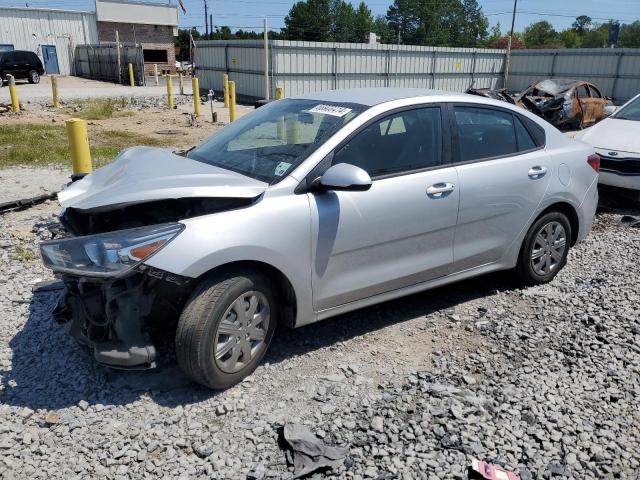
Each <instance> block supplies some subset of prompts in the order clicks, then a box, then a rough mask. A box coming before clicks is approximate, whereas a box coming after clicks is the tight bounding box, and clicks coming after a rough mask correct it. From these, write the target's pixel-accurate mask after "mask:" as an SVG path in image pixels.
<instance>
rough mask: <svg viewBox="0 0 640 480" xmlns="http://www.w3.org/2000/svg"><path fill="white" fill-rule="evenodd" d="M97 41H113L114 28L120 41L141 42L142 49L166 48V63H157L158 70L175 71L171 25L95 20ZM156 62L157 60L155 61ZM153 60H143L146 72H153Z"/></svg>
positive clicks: (114, 37)
mask: <svg viewBox="0 0 640 480" xmlns="http://www.w3.org/2000/svg"><path fill="white" fill-rule="evenodd" d="M97 23H98V41H100V42H115V41H116V30H117V31H118V36H119V37H120V42H126V43H134V42H135V43H141V44H142V48H143V49H153V50H166V51H167V63H158V70H159V71H160V72H162V71H163V70H170V71H171V73H175V71H176V51H175V47H174V37H173V27H171V26H167V25H144V24H140V23H136V24H133V23H119V22H97ZM156 63H157V62H156ZM153 65H154V62H148V61H146V60H145V64H144V71H145V73H146V74H152V73H153V72H154V67H153Z"/></svg>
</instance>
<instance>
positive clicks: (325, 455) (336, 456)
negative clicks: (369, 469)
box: [283, 423, 349, 479]
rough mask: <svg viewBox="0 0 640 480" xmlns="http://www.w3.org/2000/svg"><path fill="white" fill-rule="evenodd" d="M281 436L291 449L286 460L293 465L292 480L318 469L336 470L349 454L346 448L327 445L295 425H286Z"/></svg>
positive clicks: (307, 430) (302, 427)
mask: <svg viewBox="0 0 640 480" xmlns="http://www.w3.org/2000/svg"><path fill="white" fill-rule="evenodd" d="M283 434H284V440H285V441H286V442H287V444H288V446H289V447H290V448H291V452H290V453H291V455H287V458H288V459H289V460H290V461H291V463H293V475H294V476H293V477H292V479H296V478H302V477H304V476H305V475H308V474H310V473H312V472H315V471H316V470H320V469H329V468H330V469H335V468H338V467H340V466H341V465H342V464H343V463H344V460H345V458H346V456H347V454H348V453H349V448H348V447H334V446H330V445H327V444H325V443H324V442H323V441H322V440H321V439H319V438H318V437H316V436H315V435H314V434H313V433H311V431H309V429H308V428H306V427H304V426H302V425H299V424H296V423H289V424H286V425H285V426H284V430H283ZM288 453H289V452H288Z"/></svg>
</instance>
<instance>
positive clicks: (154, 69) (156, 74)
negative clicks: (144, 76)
mask: <svg viewBox="0 0 640 480" xmlns="http://www.w3.org/2000/svg"><path fill="white" fill-rule="evenodd" d="M153 74H154V75H155V77H156V86H158V85H159V83H158V64H157V63H154V64H153Z"/></svg>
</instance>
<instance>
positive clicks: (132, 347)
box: [53, 265, 192, 369]
mask: <svg viewBox="0 0 640 480" xmlns="http://www.w3.org/2000/svg"><path fill="white" fill-rule="evenodd" d="M62 280H63V282H64V284H65V290H64V293H63V295H62V296H61V297H60V299H59V301H58V304H57V305H56V307H55V309H54V311H53V316H54V319H55V320H56V321H57V322H58V323H60V324H62V325H64V327H65V329H66V330H67V332H68V333H69V334H71V335H72V336H73V337H74V338H75V339H76V340H77V341H78V342H79V343H80V344H82V345H86V346H88V347H89V348H90V349H92V350H93V356H94V358H95V359H96V361H97V362H98V363H100V364H102V365H106V366H109V367H113V368H123V369H144V368H152V367H154V366H155V362H156V356H157V349H156V346H155V345H154V343H153V341H152V338H153V337H154V332H159V331H165V332H166V330H167V329H166V328H165V327H166V326H167V325H169V324H170V323H171V322H175V320H177V318H178V316H179V314H180V311H181V310H182V306H183V305H184V301H185V299H186V295H187V293H188V290H189V289H188V287H189V285H190V283H191V281H192V279H189V278H186V277H180V276H176V275H173V274H170V273H168V272H164V271H161V270H157V269H152V268H149V267H147V266H145V265H142V266H140V267H138V268H137V269H136V271H135V272H134V273H132V274H131V275H129V276H128V277H126V278H114V279H101V280H96V279H92V278H86V277H79V276H72V275H63V276H62Z"/></svg>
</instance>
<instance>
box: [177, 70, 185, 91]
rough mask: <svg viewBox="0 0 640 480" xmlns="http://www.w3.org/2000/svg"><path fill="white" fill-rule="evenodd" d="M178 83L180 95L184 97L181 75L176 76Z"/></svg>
mask: <svg viewBox="0 0 640 480" xmlns="http://www.w3.org/2000/svg"><path fill="white" fill-rule="evenodd" d="M178 82H179V84H180V95H184V81H183V79H182V73H179V74H178Z"/></svg>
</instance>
